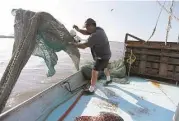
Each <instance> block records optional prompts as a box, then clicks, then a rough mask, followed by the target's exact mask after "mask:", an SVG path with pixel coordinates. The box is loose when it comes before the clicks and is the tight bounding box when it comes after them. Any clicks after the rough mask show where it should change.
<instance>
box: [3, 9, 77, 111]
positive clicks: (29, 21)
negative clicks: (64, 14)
mask: <svg viewBox="0 0 179 121" xmlns="http://www.w3.org/2000/svg"><path fill="white" fill-rule="evenodd" d="M12 14H13V15H14V16H15V24H14V36H15V41H14V45H13V53H12V57H11V60H10V62H9V64H8V66H7V68H6V70H5V72H4V74H3V76H2V79H1V81H0V112H1V111H2V109H3V108H4V106H5V104H6V101H7V99H8V97H9V95H10V93H11V91H12V89H13V87H14V85H15V83H16V82H17V79H18V77H19V75H20V73H21V71H22V69H23V67H24V66H25V64H26V63H27V61H28V60H29V58H30V56H31V55H32V54H33V55H35V56H39V57H41V58H43V59H44V60H45V63H46V65H47V67H48V73H47V76H48V77H50V76H53V75H54V74H55V69H54V66H55V65H56V64H57V60H58V57H57V55H56V52H59V51H61V50H63V51H65V52H66V53H67V54H68V55H69V56H70V58H71V59H72V61H73V62H74V65H75V67H76V68H77V70H79V62H80V53H79V50H78V49H77V48H76V47H75V46H73V45H70V44H68V43H69V42H74V38H73V37H72V36H71V35H70V33H69V32H68V30H67V29H66V28H65V26H64V25H63V24H62V23H60V22H59V21H57V20H56V19H55V18H54V17H53V16H52V15H50V14H49V13H46V12H37V13H36V12H32V11H27V10H23V9H13V11H12Z"/></svg>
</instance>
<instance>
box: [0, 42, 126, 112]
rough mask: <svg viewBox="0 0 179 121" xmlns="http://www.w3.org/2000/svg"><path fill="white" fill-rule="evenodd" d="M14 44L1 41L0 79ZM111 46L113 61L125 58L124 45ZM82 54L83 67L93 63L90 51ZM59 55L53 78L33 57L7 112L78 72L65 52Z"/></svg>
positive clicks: (86, 50) (112, 44) (19, 80)
mask: <svg viewBox="0 0 179 121" xmlns="http://www.w3.org/2000/svg"><path fill="white" fill-rule="evenodd" d="M13 42H14V40H13V39H0V43H1V44H0V78H1V77H2V75H3V73H4V71H5V69H6V66H7V65H8V62H9V60H10V58H11V53H12V46H13ZM110 45H111V50H112V58H111V60H116V59H118V58H121V57H122V56H123V50H124V44H123V43H118V42H110ZM80 52H81V62H80V64H81V66H82V65H83V64H84V63H85V62H87V61H92V56H91V54H90V50H89V49H85V50H80ZM57 55H58V59H59V60H58V63H57V65H56V66H55V68H56V74H55V75H54V76H53V77H51V78H47V77H46V73H47V67H46V65H45V63H44V60H43V59H41V58H39V57H36V56H31V58H30V60H29V61H28V63H27V64H26V66H25V67H24V69H23V70H22V73H21V74H20V77H19V79H18V81H17V83H16V85H15V87H14V89H13V91H12V94H11V96H10V98H9V100H8V103H7V105H6V109H5V110H7V109H9V108H12V107H14V106H16V105H17V104H19V103H21V102H23V101H25V100H27V99H28V98H30V97H32V96H33V95H35V94H37V93H38V92H40V91H42V90H44V89H46V88H48V87H49V86H51V85H53V84H55V83H57V82H59V81H61V80H63V79H64V78H66V77H68V76H69V75H71V74H73V73H75V72H76V69H75V67H74V65H73V62H72V61H71V59H70V57H69V56H68V55H67V54H66V53H65V52H63V51H61V52H59V53H57Z"/></svg>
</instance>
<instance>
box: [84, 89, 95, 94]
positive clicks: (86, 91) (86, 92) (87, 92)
mask: <svg viewBox="0 0 179 121" xmlns="http://www.w3.org/2000/svg"><path fill="white" fill-rule="evenodd" d="M83 94H84V95H93V94H94V91H92V92H91V91H89V90H88V89H87V90H84V91H83Z"/></svg>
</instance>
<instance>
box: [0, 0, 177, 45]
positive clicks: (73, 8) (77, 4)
mask: <svg viewBox="0 0 179 121" xmlns="http://www.w3.org/2000/svg"><path fill="white" fill-rule="evenodd" d="M160 2H161V3H162V4H163V1H160ZM170 5H171V2H170V1H168V2H166V7H167V9H169V7H170ZM13 8H22V9H26V10H32V11H36V12H37V11H38V12H39V11H45V12H48V13H50V14H52V15H53V16H54V17H55V18H56V19H57V20H59V21H60V22H62V23H63V24H64V25H65V27H66V28H67V29H68V30H71V29H72V26H73V25H74V24H76V25H78V26H79V27H82V26H83V25H84V21H85V20H86V19H87V18H93V19H94V20H95V21H96V22H97V25H98V26H100V27H102V28H103V29H104V30H105V32H106V34H107V36H108V38H109V41H120V42H122V41H124V37H125V34H126V33H130V34H133V35H136V36H138V37H140V38H142V39H144V40H147V39H148V38H149V36H150V35H151V33H152V31H153V28H154V26H155V23H156V20H157V17H158V14H159V12H160V9H161V7H160V6H159V4H158V3H157V2H156V1H119V0H118V1H117V0H115V1H113V0H108V1H107V0H103V1H102V0H29V1H27V0H3V1H1V4H0V15H1V19H0V34H5V35H8V34H13V24H14V23H13V22H14V17H13V16H12V15H11V10H12V9H13ZM111 9H113V11H111ZM173 11H174V14H175V15H176V16H178V18H179V1H175V4H174V10H173ZM168 16H169V15H168V14H167V12H166V11H162V14H161V17H160V19H159V23H158V27H157V30H156V33H155V35H154V36H153V37H152V39H151V40H152V41H165V37H166V28H167V24H168ZM78 35H79V36H80V37H82V38H86V37H85V36H82V35H81V34H78ZM178 35H179V21H177V20H175V19H173V20H172V29H171V31H170V33H169V39H168V41H174V42H176V41H177V39H178Z"/></svg>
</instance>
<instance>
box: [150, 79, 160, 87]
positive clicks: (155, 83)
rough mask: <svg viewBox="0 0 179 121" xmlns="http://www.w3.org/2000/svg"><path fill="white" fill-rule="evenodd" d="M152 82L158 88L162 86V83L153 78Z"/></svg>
mask: <svg viewBox="0 0 179 121" xmlns="http://www.w3.org/2000/svg"><path fill="white" fill-rule="evenodd" d="M151 83H152V84H153V85H154V86H156V87H158V88H159V87H160V84H159V83H158V82H156V81H153V80H151Z"/></svg>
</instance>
